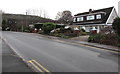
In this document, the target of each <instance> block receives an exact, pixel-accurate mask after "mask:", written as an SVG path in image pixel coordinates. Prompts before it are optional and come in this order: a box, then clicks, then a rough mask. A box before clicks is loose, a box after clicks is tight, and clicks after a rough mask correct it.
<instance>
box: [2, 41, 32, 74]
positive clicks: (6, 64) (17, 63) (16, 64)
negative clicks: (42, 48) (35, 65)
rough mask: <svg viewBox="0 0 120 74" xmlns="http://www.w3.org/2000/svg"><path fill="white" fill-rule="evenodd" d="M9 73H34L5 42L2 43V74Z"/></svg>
mask: <svg viewBox="0 0 120 74" xmlns="http://www.w3.org/2000/svg"><path fill="white" fill-rule="evenodd" d="M7 72H33V71H32V69H31V68H29V67H28V65H27V64H26V63H25V62H24V61H23V60H22V59H21V58H20V57H19V56H18V55H16V54H15V53H14V52H13V51H12V49H11V48H10V47H9V46H8V45H7V44H6V43H5V42H4V41H2V74H4V73H7Z"/></svg>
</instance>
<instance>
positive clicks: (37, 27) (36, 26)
mask: <svg viewBox="0 0 120 74" xmlns="http://www.w3.org/2000/svg"><path fill="white" fill-rule="evenodd" d="M42 27H43V24H42V23H40V24H35V25H34V28H36V29H37V30H39V29H40V28H42Z"/></svg>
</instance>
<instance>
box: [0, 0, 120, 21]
mask: <svg viewBox="0 0 120 74" xmlns="http://www.w3.org/2000/svg"><path fill="white" fill-rule="evenodd" d="M119 1H120V0H2V1H1V4H0V10H2V11H4V12H5V13H13V14H26V11H27V10H37V11H38V10H39V11H40V10H42V12H45V13H46V14H47V16H48V17H49V18H51V19H55V16H56V15H57V13H58V12H59V11H64V10H69V11H71V12H72V15H75V14H77V13H82V12H87V11H88V10H89V9H90V8H91V9H94V10H97V9H102V8H107V7H112V6H114V7H115V8H116V11H118V2H119Z"/></svg>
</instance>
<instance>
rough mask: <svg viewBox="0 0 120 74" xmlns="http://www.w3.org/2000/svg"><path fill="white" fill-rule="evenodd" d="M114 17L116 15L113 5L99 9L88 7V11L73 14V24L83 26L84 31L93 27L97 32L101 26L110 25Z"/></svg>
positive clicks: (88, 30)
mask: <svg viewBox="0 0 120 74" xmlns="http://www.w3.org/2000/svg"><path fill="white" fill-rule="evenodd" d="M116 17H118V15H117V12H116V10H115V8H114V7H109V8H104V9H99V10H92V9H89V12H84V13H78V14H76V15H74V18H73V24H74V25H77V26H78V27H80V28H83V29H84V30H85V31H86V32H90V31H91V29H93V28H95V29H96V30H97V33H99V32H100V30H101V29H102V28H104V27H107V26H112V23H113V21H114V19H115V18H116Z"/></svg>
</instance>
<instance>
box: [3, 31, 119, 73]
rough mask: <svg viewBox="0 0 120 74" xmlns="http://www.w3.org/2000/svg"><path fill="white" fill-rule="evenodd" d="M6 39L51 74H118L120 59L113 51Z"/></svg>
mask: <svg viewBox="0 0 120 74" xmlns="http://www.w3.org/2000/svg"><path fill="white" fill-rule="evenodd" d="M2 35H3V38H5V39H6V40H7V43H8V44H10V46H12V48H13V50H14V51H15V52H16V53H17V54H18V55H19V56H20V57H22V58H23V59H24V60H25V61H27V62H28V63H31V64H32V65H33V66H34V67H35V68H36V69H38V67H36V66H35V65H37V66H38V65H39V66H40V65H42V66H43V67H44V68H45V69H47V70H49V71H50V72H118V56H117V55H116V54H114V53H112V52H109V51H105V50H100V49H97V48H90V47H85V46H81V45H79V46H78V45H77V46H76V45H72V44H67V43H60V42H58V41H56V40H54V39H48V38H43V37H41V36H39V35H37V34H30V33H17V32H3V33H2ZM34 61H35V62H37V63H35V62H34ZM38 70H39V69H38ZM39 71H40V70H39Z"/></svg>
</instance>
